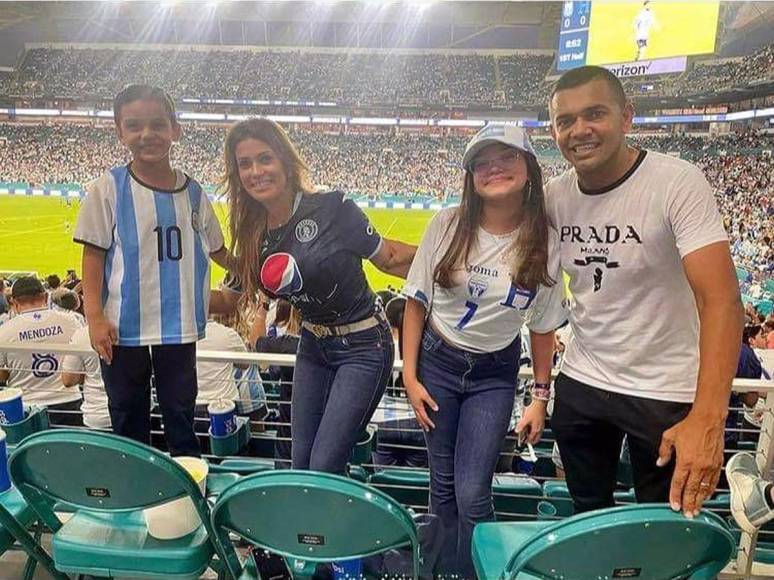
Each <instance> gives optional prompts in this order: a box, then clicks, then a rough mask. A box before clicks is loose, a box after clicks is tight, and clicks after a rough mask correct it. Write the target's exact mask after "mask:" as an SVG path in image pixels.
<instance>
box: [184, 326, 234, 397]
mask: <svg viewBox="0 0 774 580" xmlns="http://www.w3.org/2000/svg"><path fill="white" fill-rule="evenodd" d="M196 349H197V350H229V351H233V352H246V351H247V348H246V347H245V343H244V342H243V341H242V338H241V337H240V336H239V333H237V331H236V330H234V329H233V328H229V327H228V326H224V325H222V324H220V323H219V322H214V321H212V320H210V321H209V322H207V332H206V335H205V337H204V338H203V339H202V340H200V341H199V342H198V343H197V345H196ZM196 376H197V379H198V381H199V393H198V394H197V395H196V404H197V405H208V404H210V403H211V402H213V401H217V400H218V399H228V400H229V401H236V400H237V399H238V398H239V393H238V391H237V385H236V380H235V379H234V365H233V363H229V362H197V363H196Z"/></svg>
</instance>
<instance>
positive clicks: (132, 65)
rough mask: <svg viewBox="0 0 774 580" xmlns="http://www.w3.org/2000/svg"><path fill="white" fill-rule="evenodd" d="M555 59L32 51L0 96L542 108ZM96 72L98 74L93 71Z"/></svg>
mask: <svg viewBox="0 0 774 580" xmlns="http://www.w3.org/2000/svg"><path fill="white" fill-rule="evenodd" d="M553 62H554V56H553V55H545V54H540V53H535V54H529V53H520V54H511V55H482V54H468V55H464V54H449V55H444V54H416V55H413V54H393V53H390V54H385V53H378V54H349V53H344V52H340V53H336V52H334V53H315V52H295V51H291V52H252V51H227V52H224V51H217V50H212V51H201V50H197V51H189V50H169V49H167V50H161V49H160V50H129V49H122V50H114V49H104V48H88V49H87V48H61V49H60V48H57V49H53V48H35V49H31V50H28V51H27V52H26V54H25V55H24V59H23V61H22V63H21V66H20V68H19V69H18V70H17V71H16V72H15V73H14V74H12V75H6V76H5V78H2V77H0V96H9V97H22V98H31V97H37V98H67V99H74V100H89V99H112V97H113V95H115V94H116V93H117V92H118V90H120V89H121V88H122V87H123V86H124V85H126V84H127V83H128V82H134V81H142V82H149V83H151V84H155V85H158V86H161V87H168V88H170V89H171V90H172V92H173V94H174V96H176V97H195V98H232V99H233V98H240V99H264V100H289V101H296V102H298V101H301V102H306V101H314V102H335V103H339V104H343V105H350V106H359V107H363V106H365V107H369V106H388V107H390V106H391V107H394V106H396V104H400V105H414V106H433V105H436V106H438V105H461V106H478V107H485V108H486V107H492V106H500V107H502V106H507V107H510V108H513V107H536V106H537V107H540V108H544V106H545V103H546V99H547V96H548V94H549V90H550V83H548V82H547V81H546V77H547V75H549V74H550V72H551V67H552V65H553ZM95 71H99V74H95ZM773 77H774V45H768V46H766V47H763V48H762V49H760V50H758V51H757V52H756V53H754V54H752V55H749V56H745V57H741V58H739V59H735V60H733V61H731V62H718V63H714V62H712V61H710V62H709V63H702V64H699V65H697V66H694V67H692V68H690V69H689V70H688V71H687V72H686V73H684V74H683V75H682V76H680V77H678V78H677V79H674V78H671V79H670V80H669V82H668V83H664V84H663V85H659V86H657V87H655V89H656V90H655V91H653V92H652V93H651V94H653V95H655V94H659V91H661V92H662V93H663V94H664V96H666V95H675V96H688V95H692V94H697V93H702V92H707V91H715V90H718V89H720V88H730V87H733V86H745V85H748V84H750V83H752V82H757V81H761V80H770V79H772V78H773Z"/></svg>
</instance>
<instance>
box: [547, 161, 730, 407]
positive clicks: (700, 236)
mask: <svg viewBox="0 0 774 580" xmlns="http://www.w3.org/2000/svg"><path fill="white" fill-rule="evenodd" d="M546 206H547V210H548V215H549V219H550V220H551V223H552V224H553V225H554V227H555V228H556V230H557V231H558V232H559V247H560V254H561V266H562V268H563V269H564V270H565V272H567V274H569V276H570V293H571V295H572V305H571V309H570V323H571V324H572V339H571V340H570V342H569V344H568V345H567V350H566V352H565V354H564V360H563V362H562V371H563V372H564V373H565V374H567V375H568V376H570V377H572V378H574V379H576V380H578V381H581V382H582V383H586V384H588V385H591V386H593V387H597V388H600V389H604V390H608V391H614V392H618V393H625V394H628V395H636V396H641V397H646V398H650V399H659V400H665V401H677V402H692V401H693V399H694V395H695V392H696V379H697V376H698V368H699V318H698V312H697V309H696V302H695V299H694V296H693V292H692V291H691V288H690V286H689V285H688V280H687V278H686V276H685V272H684V270H683V265H682V258H684V257H685V256H686V255H687V254H690V253H691V252H693V251H695V250H698V249H699V248H702V247H704V246H707V245H709V244H712V243H715V242H725V241H727V239H728V238H727V236H726V232H725V230H724V229H723V224H722V222H721V219H720V215H719V213H718V210H717V207H716V205H715V199H714V196H713V194H712V188H711V187H710V185H709V183H707V180H706V179H705V177H704V175H703V174H702V172H701V170H700V169H698V168H697V167H695V166H694V165H691V164H690V163H688V162H686V161H682V160H680V159H677V158H674V157H670V156H668V155H662V154H660V153H654V152H652V151H647V152H646V151H641V152H640V155H639V157H638V159H637V162H636V163H635V165H634V166H633V167H632V169H631V170H630V171H629V172H627V174H626V175H625V176H624V177H623V178H622V179H620V180H619V181H618V182H617V183H615V184H613V185H612V186H611V187H609V188H606V189H605V190H602V191H599V192H592V193H584V192H583V191H581V190H580V188H579V186H578V179H577V175H576V173H575V170H574V169H570V170H568V171H566V172H565V173H563V174H562V175H560V176H559V177H557V178H556V179H554V180H552V181H551V182H550V183H549V184H548V185H547V187H546Z"/></svg>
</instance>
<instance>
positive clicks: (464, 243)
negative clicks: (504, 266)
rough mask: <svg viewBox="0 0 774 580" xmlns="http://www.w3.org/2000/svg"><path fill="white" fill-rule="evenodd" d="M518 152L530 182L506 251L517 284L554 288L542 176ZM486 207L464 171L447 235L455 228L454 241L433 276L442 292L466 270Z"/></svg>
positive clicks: (527, 156) (530, 157) (529, 159)
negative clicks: (456, 273)
mask: <svg viewBox="0 0 774 580" xmlns="http://www.w3.org/2000/svg"><path fill="white" fill-rule="evenodd" d="M519 152H520V153H521V155H522V156H523V157H524V160H525V161H526V163H527V182H526V184H525V185H524V190H523V191H522V195H521V208H522V209H521V223H520V225H519V233H518V235H517V236H516V240H515V241H514V242H513V245H511V247H510V248H508V250H507V251H508V252H509V254H510V255H512V256H513V260H512V262H511V267H510V269H511V277H512V279H513V282H514V284H517V285H518V286H521V287H523V288H527V289H529V290H537V287H538V285H541V284H542V285H543V286H553V285H554V284H555V283H556V281H555V280H553V279H552V278H551V277H550V276H549V275H548V219H547V217H546V208H545V196H544V192H543V172H542V171H541V170H540V165H539V164H538V162H537V159H535V157H534V156H533V155H531V154H529V153H524V152H523V151H519ZM483 205H484V202H483V200H482V199H481V196H480V195H479V194H478V193H476V188H475V186H474V185H473V173H472V172H470V171H465V184H464V186H463V188H462V201H461V203H460V206H459V207H458V208H457V215H456V216H455V219H453V220H452V221H451V222H449V226H448V230H447V232H446V234H447V235H448V233H449V231H450V230H451V228H452V227H453V228H454V234H453V235H452V241H451V244H449V248H448V249H447V250H446V253H445V254H444V256H443V258H441V261H440V262H438V265H437V266H436V268H435V272H434V273H433V279H434V280H435V282H436V283H438V285H439V286H441V287H442V288H451V287H452V286H454V282H453V280H452V273H453V272H454V270H459V269H460V268H464V267H465V266H466V263H467V261H468V256H469V255H470V250H471V247H472V245H473V244H474V243H475V242H476V238H477V235H478V228H479V225H480V224H481V208H482V207H483ZM514 273H515V274H514Z"/></svg>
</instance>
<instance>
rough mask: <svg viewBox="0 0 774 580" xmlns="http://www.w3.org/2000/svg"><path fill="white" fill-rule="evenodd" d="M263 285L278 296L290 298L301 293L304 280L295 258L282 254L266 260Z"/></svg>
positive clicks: (262, 278) (262, 270) (262, 273)
mask: <svg viewBox="0 0 774 580" xmlns="http://www.w3.org/2000/svg"><path fill="white" fill-rule="evenodd" d="M261 284H262V285H263V287H264V288H266V290H268V291H269V292H271V293H273V294H276V295H277V296H289V295H291V294H295V293H297V292H300V291H301V289H302V288H303V287H304V280H303V278H302V277H301V270H299V268H298V264H297V263H296V260H295V258H294V257H293V256H291V255H290V254H286V253H284V252H280V253H276V254H272V255H270V256H269V257H268V258H266V260H264V262H263V266H261Z"/></svg>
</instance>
